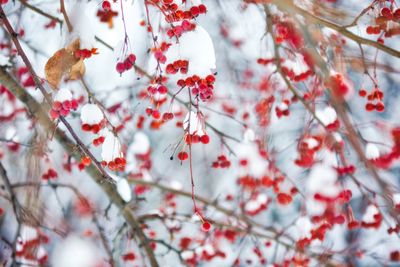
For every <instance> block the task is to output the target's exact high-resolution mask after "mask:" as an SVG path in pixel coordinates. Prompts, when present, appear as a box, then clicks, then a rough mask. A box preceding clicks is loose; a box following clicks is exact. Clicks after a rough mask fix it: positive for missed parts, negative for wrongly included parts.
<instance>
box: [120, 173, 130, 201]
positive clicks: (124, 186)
mask: <svg viewBox="0 0 400 267" xmlns="http://www.w3.org/2000/svg"><path fill="white" fill-rule="evenodd" d="M117 192H118V194H119V195H120V196H121V198H122V199H123V200H124V201H125V202H129V201H131V199H132V190H131V187H130V185H129V183H128V181H127V180H126V179H124V178H121V179H119V180H118V182H117Z"/></svg>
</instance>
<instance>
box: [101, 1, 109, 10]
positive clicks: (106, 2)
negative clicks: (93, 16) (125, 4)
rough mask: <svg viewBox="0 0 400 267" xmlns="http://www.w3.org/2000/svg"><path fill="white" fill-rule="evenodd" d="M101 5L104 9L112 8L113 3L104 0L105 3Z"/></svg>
mask: <svg viewBox="0 0 400 267" xmlns="http://www.w3.org/2000/svg"><path fill="white" fill-rule="evenodd" d="M101 7H102V8H103V9H104V11H109V10H111V4H110V2H108V1H103V4H102V5H101Z"/></svg>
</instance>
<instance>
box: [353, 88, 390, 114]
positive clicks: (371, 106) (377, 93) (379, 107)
mask: <svg viewBox="0 0 400 267" xmlns="http://www.w3.org/2000/svg"><path fill="white" fill-rule="evenodd" d="M358 94H359V95H360V96H361V97H367V99H368V103H367V104H366V105H365V109H366V110H367V111H373V110H376V111H378V112H383V111H384V110H385V104H383V102H382V99H383V92H382V91H381V90H380V89H379V88H378V87H375V88H374V90H372V92H371V93H369V94H367V91H366V90H365V89H360V91H359V92H358ZM374 102H376V103H374Z"/></svg>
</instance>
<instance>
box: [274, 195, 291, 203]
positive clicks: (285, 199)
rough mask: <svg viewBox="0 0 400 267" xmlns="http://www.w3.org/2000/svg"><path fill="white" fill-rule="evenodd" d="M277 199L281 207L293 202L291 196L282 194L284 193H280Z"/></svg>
mask: <svg viewBox="0 0 400 267" xmlns="http://www.w3.org/2000/svg"><path fill="white" fill-rule="evenodd" d="M276 199H277V201H278V203H279V204H281V205H289V204H290V203H291V202H292V201H293V198H292V196H291V195H289V194H286V193H282V192H281V193H278V195H277V196H276Z"/></svg>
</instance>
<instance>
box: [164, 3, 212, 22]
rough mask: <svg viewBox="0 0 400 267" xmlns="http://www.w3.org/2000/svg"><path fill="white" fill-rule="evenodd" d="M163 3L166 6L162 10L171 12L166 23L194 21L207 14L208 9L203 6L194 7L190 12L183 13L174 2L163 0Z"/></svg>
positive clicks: (166, 17) (166, 18)
mask: <svg viewBox="0 0 400 267" xmlns="http://www.w3.org/2000/svg"><path fill="white" fill-rule="evenodd" d="M163 2H164V5H163V7H162V8H163V9H164V10H165V11H167V12H169V14H168V15H166V16H165V21H166V22H168V23H172V22H176V21H180V20H183V19H192V18H195V17H197V16H198V15H200V14H205V13H207V7H206V6H205V5H203V4H200V5H198V6H192V7H191V8H190V9H189V10H186V11H183V10H180V9H179V7H178V5H177V4H175V3H173V1H172V0H163Z"/></svg>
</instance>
